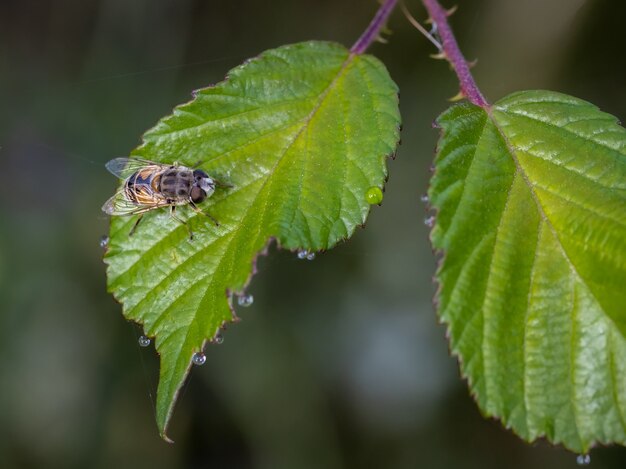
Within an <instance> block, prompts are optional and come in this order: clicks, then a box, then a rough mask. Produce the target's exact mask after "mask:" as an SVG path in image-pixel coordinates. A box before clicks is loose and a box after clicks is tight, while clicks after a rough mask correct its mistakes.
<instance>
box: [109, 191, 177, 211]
mask: <svg viewBox="0 0 626 469" xmlns="http://www.w3.org/2000/svg"><path fill="white" fill-rule="evenodd" d="M168 205H170V204H169V203H168V202H167V201H166V200H160V201H157V202H154V203H152V204H142V205H138V204H135V203H133V202H132V201H130V200H128V199H127V198H126V194H125V192H124V189H123V188H122V189H120V190H119V191H117V192H116V193H115V195H114V196H113V197H111V198H110V199H109V200H107V201H106V202H105V203H104V205H103V206H102V211H103V212H104V213H106V214H107V215H114V216H124V215H137V214H139V213H145V212H149V211H150V210H154V209H156V208H161V207H167V206H168Z"/></svg>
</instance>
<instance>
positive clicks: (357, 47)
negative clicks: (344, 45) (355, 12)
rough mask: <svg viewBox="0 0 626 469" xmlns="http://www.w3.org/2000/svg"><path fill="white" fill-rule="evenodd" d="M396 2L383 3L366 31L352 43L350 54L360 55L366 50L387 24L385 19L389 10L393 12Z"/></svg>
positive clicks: (395, 0)
mask: <svg viewBox="0 0 626 469" xmlns="http://www.w3.org/2000/svg"><path fill="white" fill-rule="evenodd" d="M397 1H398V0H385V2H384V3H383V4H382V5H381V6H380V8H379V9H378V11H377V12H376V16H374V19H373V20H372V22H371V23H370V24H369V26H368V27H367V29H366V30H365V31H364V32H363V34H362V35H361V37H360V38H359V39H358V40H357V41H356V42H355V43H354V45H353V46H352V49H350V52H352V53H353V54H362V53H363V52H365V51H366V50H367V48H368V47H369V46H370V45H371V44H372V42H374V40H375V39H376V38H377V37H378V34H379V33H380V30H381V29H382V28H383V26H384V25H385V23H386V22H387V18H388V17H389V14H390V13H391V10H393V8H394V7H395V6H396V3H397Z"/></svg>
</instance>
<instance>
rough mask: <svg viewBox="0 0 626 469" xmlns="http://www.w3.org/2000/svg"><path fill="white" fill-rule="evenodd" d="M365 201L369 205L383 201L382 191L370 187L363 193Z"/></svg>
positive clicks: (378, 188)
mask: <svg viewBox="0 0 626 469" xmlns="http://www.w3.org/2000/svg"><path fill="white" fill-rule="evenodd" d="M365 200H366V201H367V203H368V204H370V205H378V204H380V203H381V202H382V201H383V191H382V190H380V187H376V186H372V187H370V188H369V189H368V190H367V192H366V193H365Z"/></svg>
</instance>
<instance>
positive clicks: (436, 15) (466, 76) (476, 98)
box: [422, 0, 489, 108]
mask: <svg viewBox="0 0 626 469" xmlns="http://www.w3.org/2000/svg"><path fill="white" fill-rule="evenodd" d="M422 3H423V4H424V6H425V7H426V10H428V13H429V15H430V19H431V20H432V21H433V23H434V24H435V25H436V26H437V33H438V34H439V37H440V38H441V41H442V45H443V51H444V53H445V54H446V57H447V58H448V60H449V61H450V63H451V64H452V67H453V68H454V71H455V72H456V75H457V77H459V83H460V85H461V93H462V94H463V95H464V96H465V97H466V98H467V99H468V101H469V102H470V103H472V104H475V105H477V106H480V107H482V108H487V107H489V103H488V102H487V100H486V99H485V98H484V97H483V95H482V93H481V92H480V90H479V89H478V86H477V85H476V82H475V81H474V77H473V76H472V73H471V72H470V69H469V65H468V63H467V61H466V60H465V57H463V54H462V53H461V49H459V45H458V44H457V42H456V38H455V37H454V33H453V32H452V29H451V28H450V25H449V24H448V12H447V11H446V10H444V9H443V7H442V6H441V5H440V4H439V2H438V1H437V0H422Z"/></svg>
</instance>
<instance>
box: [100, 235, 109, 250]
mask: <svg viewBox="0 0 626 469" xmlns="http://www.w3.org/2000/svg"><path fill="white" fill-rule="evenodd" d="M100 247H101V248H102V249H106V248H108V247H109V237H108V236H107V235H102V236H101V237H100Z"/></svg>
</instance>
